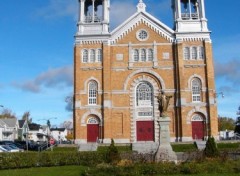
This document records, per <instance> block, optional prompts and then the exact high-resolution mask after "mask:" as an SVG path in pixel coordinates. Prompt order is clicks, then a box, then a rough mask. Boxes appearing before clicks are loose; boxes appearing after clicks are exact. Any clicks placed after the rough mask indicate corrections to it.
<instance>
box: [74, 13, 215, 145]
mask: <svg viewBox="0 0 240 176" xmlns="http://www.w3.org/2000/svg"><path fill="white" fill-rule="evenodd" d="M154 20H155V18H154V19H153V17H152V16H149V14H147V13H145V11H144V10H143V11H141V10H140V12H139V13H136V14H134V15H133V16H131V17H130V18H129V19H128V20H127V21H126V22H124V23H123V24H122V25H120V26H119V27H118V28H117V29H116V30H114V31H113V32H112V33H109V35H108V36H107V37H106V36H105V37H106V38H105V39H101V40H94V37H89V35H88V36H87V35H82V34H79V35H76V41H80V42H76V44H75V48H74V103H75V105H74V107H75V108H74V129H75V132H74V135H75V140H76V143H86V142H87V128H88V127H87V124H89V123H97V124H99V135H98V137H97V140H98V141H99V142H104V143H109V142H110V140H111V138H113V139H114V140H115V142H117V143H136V142H138V141H137V135H138V134H137V127H136V123H137V122H138V121H153V122H154V129H153V133H154V141H153V142H158V141H159V125H158V122H157V120H158V118H159V116H160V112H159V109H158V102H157V97H156V96H157V95H158V94H159V92H160V91H162V90H163V91H164V92H165V93H166V94H167V95H172V96H173V97H172V98H171V99H170V102H169V108H168V112H167V113H168V116H169V117H170V119H171V125H170V132H171V140H172V141H191V140H194V139H193V136H194V135H193V134H192V121H193V117H194V116H196V115H198V116H199V117H201V118H200V119H198V120H200V121H201V119H202V123H204V129H202V130H203V131H204V136H205V137H206V136H208V135H212V136H217V133H218V129H217V126H218V125H217V106H216V102H215V83H214V67H213V56H212V45H211V40H209V39H210V38H209V35H207V38H204V37H198V38H197V39H196V38H194V36H193V34H192V32H189V36H188V35H187V33H185V34H184V37H183V38H181V39H179V37H178V36H177V35H176V31H173V30H172V29H170V28H168V27H166V26H165V25H164V24H163V23H161V22H160V21H154ZM142 30H143V31H146V32H147V38H146V39H144V40H140V39H139V38H138V37H137V35H138V32H140V31H142ZM178 35H180V34H178ZM204 35H205V34H204ZM92 36H96V39H97V38H99V34H98V35H92ZM186 47H189V48H192V47H197V48H203V53H204V54H203V58H202V59H195V60H194V59H189V60H186V59H185V58H184V49H185V48H186ZM92 49H93V50H94V51H95V58H97V56H96V55H97V50H99V49H100V51H101V54H102V61H100V62H96V61H95V62H83V57H84V56H83V51H84V50H87V51H88V57H91V56H90V55H91V54H89V53H90V52H91V50H92ZM135 49H137V50H138V51H139V58H140V57H141V54H140V53H141V52H142V49H145V51H146V52H147V51H148V50H150V49H151V50H152V51H153V59H152V60H151V61H134V54H133V52H134V50H135ZM198 52H199V50H198ZM147 54H148V53H147ZM147 54H146V57H147V58H148V55H147ZM149 57H150V56H149ZM88 59H90V58H88ZM193 79H198V80H200V85H201V89H200V95H199V96H200V101H197V102H196V101H193V98H192V97H193V90H192V81H193ZM91 81H94V83H95V84H96V85H97V90H96V103H94V104H89V89H90V88H89V83H90V82H91ZM141 83H143V84H146V85H150V87H151V100H150V101H151V103H149V101H142V103H146V106H144V105H139V104H138V103H139V102H138V101H141V100H140V99H139V100H138V98H137V90H138V86H139V85H140V84H141ZM146 85H144V86H146ZM144 113H145V114H144ZM146 114H147V115H146ZM89 119H95V121H94V120H93V121H91V122H90V120H89ZM97 140H96V141H97Z"/></svg>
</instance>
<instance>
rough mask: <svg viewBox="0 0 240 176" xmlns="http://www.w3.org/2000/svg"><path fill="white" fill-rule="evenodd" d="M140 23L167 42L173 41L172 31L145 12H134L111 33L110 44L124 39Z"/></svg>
mask: <svg viewBox="0 0 240 176" xmlns="http://www.w3.org/2000/svg"><path fill="white" fill-rule="evenodd" d="M142 23H144V24H145V25H147V26H148V27H149V28H151V29H152V30H154V31H155V32H157V33H158V34H159V35H160V36H162V37H164V38H165V39H166V40H168V41H169V42H173V41H174V36H173V34H174V31H173V30H172V29H171V28H169V27H168V26H166V25H165V24H163V23H162V22H161V21H159V20H158V19H156V18H155V17H153V16H152V15H150V14H149V13H147V12H136V13H135V14H133V15H132V16H131V17H129V18H128V19H127V20H126V21H125V22H123V23H122V24H121V25H120V26H118V27H117V28H116V29H115V30H113V31H112V32H111V35H112V37H111V39H112V44H114V43H116V42H117V41H118V40H120V39H122V38H123V37H125V36H126V35H127V34H128V33H129V32H131V31H133V30H134V29H135V28H136V27H137V26H138V25H140V24H142Z"/></svg>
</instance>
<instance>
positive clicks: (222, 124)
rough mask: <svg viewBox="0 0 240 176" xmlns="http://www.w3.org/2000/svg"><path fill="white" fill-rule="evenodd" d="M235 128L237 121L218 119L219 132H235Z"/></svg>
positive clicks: (225, 118) (224, 118) (227, 118)
mask: <svg viewBox="0 0 240 176" xmlns="http://www.w3.org/2000/svg"><path fill="white" fill-rule="evenodd" d="M234 128H235V120H234V119H232V118H229V117H221V116H219V117H218V130H219V131H226V130H234Z"/></svg>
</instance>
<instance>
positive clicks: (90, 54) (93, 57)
mask: <svg viewBox="0 0 240 176" xmlns="http://www.w3.org/2000/svg"><path fill="white" fill-rule="evenodd" d="M95 53H96V52H95V50H94V49H90V53H89V62H91V63H93V62H95V61H96V58H95V57H96V55H95Z"/></svg>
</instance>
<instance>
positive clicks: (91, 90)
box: [88, 81, 97, 105]
mask: <svg viewBox="0 0 240 176" xmlns="http://www.w3.org/2000/svg"><path fill="white" fill-rule="evenodd" d="M88 104H89V105H96V104H97V83H96V82H95V81H90V82H89V84H88Z"/></svg>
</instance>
